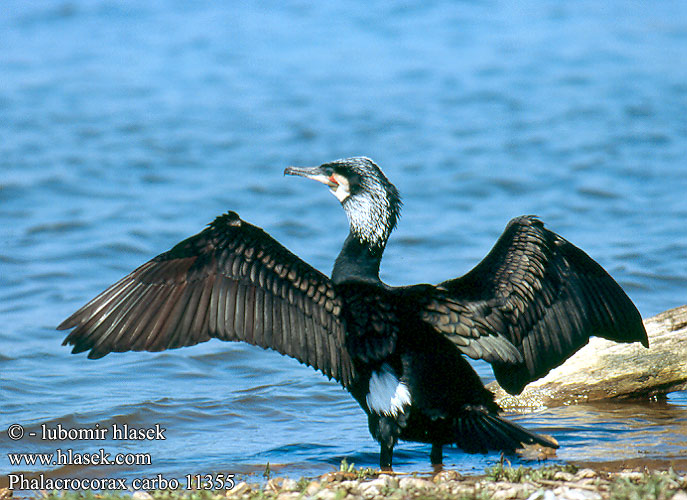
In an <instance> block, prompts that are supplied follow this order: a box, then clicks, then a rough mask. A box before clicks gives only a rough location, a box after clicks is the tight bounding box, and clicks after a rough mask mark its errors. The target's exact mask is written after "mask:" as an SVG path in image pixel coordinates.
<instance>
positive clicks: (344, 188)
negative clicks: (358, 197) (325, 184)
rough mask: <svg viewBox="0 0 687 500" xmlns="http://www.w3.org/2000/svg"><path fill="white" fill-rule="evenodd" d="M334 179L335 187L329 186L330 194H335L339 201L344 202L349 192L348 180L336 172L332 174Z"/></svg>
mask: <svg viewBox="0 0 687 500" xmlns="http://www.w3.org/2000/svg"><path fill="white" fill-rule="evenodd" d="M333 176H334V180H335V181H336V183H337V186H336V189H334V188H331V191H332V194H333V195H334V196H336V199H337V200H339V201H340V202H341V203H343V202H344V200H345V199H346V198H348V197H349V196H350V194H351V187H350V185H349V184H348V180H347V179H346V178H345V177H342V176H340V175H337V174H333Z"/></svg>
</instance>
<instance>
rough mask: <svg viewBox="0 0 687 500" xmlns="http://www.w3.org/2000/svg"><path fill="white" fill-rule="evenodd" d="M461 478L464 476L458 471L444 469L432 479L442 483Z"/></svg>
mask: <svg viewBox="0 0 687 500" xmlns="http://www.w3.org/2000/svg"><path fill="white" fill-rule="evenodd" d="M461 479H463V476H462V475H461V474H460V473H459V472H457V471H454V470H442V471H441V472H439V473H438V474H436V475H435V476H434V478H433V479H432V481H434V483H436V484H441V483H445V482H447V481H460V480H461Z"/></svg>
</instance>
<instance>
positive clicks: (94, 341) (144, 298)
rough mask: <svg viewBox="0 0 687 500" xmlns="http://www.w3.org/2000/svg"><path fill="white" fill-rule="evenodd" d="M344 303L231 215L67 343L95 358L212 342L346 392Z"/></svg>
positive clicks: (121, 289)
mask: <svg viewBox="0 0 687 500" xmlns="http://www.w3.org/2000/svg"><path fill="white" fill-rule="evenodd" d="M340 313H341V299H340V298H339V297H338V296H337V294H336V292H335V290H334V286H333V284H332V283H331V281H330V280H329V278H327V277H326V276H325V275H323V274H322V273H320V272H319V271H317V270H316V269H314V268H312V267H311V266H309V265H308V264H306V263H305V262H303V261H302V260H301V259H299V258H298V257H296V256H295V255H294V254H292V253H291V252H289V251H288V250H287V249H286V248H284V247H283V246H282V245H280V244H279V243H278V242H277V241H276V240H274V239H273V238H272V237H271V236H269V235H268V234H267V233H265V232H264V231H263V230H262V229H260V228H258V227H256V226H253V225H251V224H248V223H246V222H244V221H242V220H241V219H240V218H239V217H238V215H236V214H235V213H233V212H229V213H227V214H225V215H222V216H220V217H218V218H217V219H215V221H214V222H212V223H211V224H210V225H209V226H208V227H207V228H206V229H205V230H203V231H202V232H200V233H198V234H197V235H195V236H192V237H191V238H188V239H186V240H184V241H182V242H181V243H179V244H178V245H176V246H175V247H174V248H172V249H171V250H169V251H168V252H165V253H163V254H160V255H158V256H157V257H155V258H154V259H152V260H151V261H149V262H147V263H145V264H143V265H142V266H140V267H139V268H137V269H136V270H134V271H133V272H132V273H131V274H129V275H128V276H125V277H124V278H122V279H121V280H119V281H118V282H117V283H115V284H113V285H112V286H111V287H109V288H108V289H106V290H105V291H103V292H102V293H101V294H99V295H98V296H96V297H95V298H94V299H92V300H91V301H90V302H88V303H87V304H86V305H84V306H83V307H82V308H81V309H79V310H78V311H76V312H75V313H74V314H72V315H71V316H70V317H69V318H67V319H66V320H65V321H64V322H63V323H62V324H60V325H59V327H58V328H59V329H61V330H64V329H69V328H73V330H72V331H71V332H70V333H69V334H68V335H67V337H66V339H65V341H64V344H65V345H66V344H69V345H72V346H73V350H72V352H74V353H77V352H84V351H90V352H89V357H90V358H98V357H102V356H105V355H106V354H108V353H110V352H123V351H128V350H138V351H141V350H147V351H159V350H164V349H173V348H177V347H182V346H188V345H194V344H197V343H199V342H204V341H207V340H209V339H210V338H213V337H214V338H218V339H221V340H237V341H244V342H248V343H251V344H254V345H258V346H261V347H264V348H270V349H274V350H276V351H278V352H280V353H282V354H284V355H287V356H291V357H294V358H296V359H298V360H299V361H301V362H302V363H305V364H308V365H310V366H312V367H314V368H315V369H317V370H320V371H322V372H323V373H324V374H325V375H327V376H329V377H330V378H335V379H336V380H338V381H339V382H341V383H342V384H343V385H344V386H347V385H348V384H349V383H350V382H351V381H352V377H353V367H352V364H351V361H350V358H349V357H348V355H347V353H346V351H345V349H344V325H343V320H342V319H341V317H340Z"/></svg>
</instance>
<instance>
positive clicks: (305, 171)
mask: <svg viewBox="0 0 687 500" xmlns="http://www.w3.org/2000/svg"><path fill="white" fill-rule="evenodd" d="M284 175H297V176H299V177H307V178H308V179H312V180H314V181H317V182H321V183H322V184H326V185H327V186H328V187H329V188H330V189H336V188H337V186H338V185H339V183H338V182H336V180H335V179H334V177H333V176H332V175H327V173H326V172H325V170H324V169H323V168H322V166H319V167H286V168H285V169H284Z"/></svg>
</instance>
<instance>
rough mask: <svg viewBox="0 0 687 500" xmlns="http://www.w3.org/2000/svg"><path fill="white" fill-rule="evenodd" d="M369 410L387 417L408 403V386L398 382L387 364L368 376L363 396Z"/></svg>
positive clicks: (396, 412)
mask: <svg viewBox="0 0 687 500" xmlns="http://www.w3.org/2000/svg"><path fill="white" fill-rule="evenodd" d="M365 399H366V401H367V406H368V408H369V409H370V410H372V411H374V412H375V413H378V414H380V415H386V416H387V417H395V416H396V415H398V412H399V411H400V412H401V413H403V407H404V406H406V405H409V404H410V391H409V390H408V386H407V385H405V384H404V383H403V382H400V381H399V380H398V378H397V377H396V375H394V373H393V371H392V370H391V367H390V366H389V365H386V364H385V365H384V366H382V370H381V371H378V372H373V373H372V377H370V388H369V392H368V394H367V397H366V398H365Z"/></svg>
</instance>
